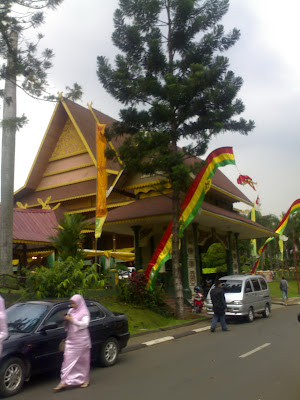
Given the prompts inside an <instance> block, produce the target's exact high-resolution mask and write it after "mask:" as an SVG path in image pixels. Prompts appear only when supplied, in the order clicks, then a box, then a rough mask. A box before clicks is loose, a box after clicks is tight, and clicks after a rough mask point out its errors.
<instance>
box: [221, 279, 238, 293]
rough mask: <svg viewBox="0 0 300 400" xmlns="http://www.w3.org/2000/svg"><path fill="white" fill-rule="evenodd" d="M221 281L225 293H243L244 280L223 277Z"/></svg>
mask: <svg viewBox="0 0 300 400" xmlns="http://www.w3.org/2000/svg"><path fill="white" fill-rule="evenodd" d="M221 282H222V287H223V289H224V290H225V293H241V291H242V281H238V280H230V279H227V280H224V279H222V280H221Z"/></svg>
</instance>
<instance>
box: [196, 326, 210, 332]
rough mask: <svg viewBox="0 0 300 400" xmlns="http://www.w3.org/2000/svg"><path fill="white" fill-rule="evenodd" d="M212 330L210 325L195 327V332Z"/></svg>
mask: <svg viewBox="0 0 300 400" xmlns="http://www.w3.org/2000/svg"><path fill="white" fill-rule="evenodd" d="M209 330H210V326H204V327H203V328H197V329H193V332H197V333H198V332H204V331H209Z"/></svg>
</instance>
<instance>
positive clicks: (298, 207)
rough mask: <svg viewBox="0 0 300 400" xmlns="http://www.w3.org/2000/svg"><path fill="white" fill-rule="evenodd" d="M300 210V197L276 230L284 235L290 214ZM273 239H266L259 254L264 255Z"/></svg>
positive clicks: (252, 272) (257, 264)
mask: <svg viewBox="0 0 300 400" xmlns="http://www.w3.org/2000/svg"><path fill="white" fill-rule="evenodd" d="M299 210H300V199H297V200H295V201H294V202H293V204H292V205H291V206H290V208H289V209H288V211H287V212H286V213H285V215H284V217H283V218H282V220H281V221H280V222H279V225H278V226H277V228H276V229H275V231H274V232H275V233H277V234H278V235H282V234H283V232H284V230H285V228H286V226H287V223H288V220H289V218H290V215H291V214H293V213H294V212H296V211H299ZM273 239H274V237H269V238H268V239H267V240H266V241H265V243H264V245H263V246H262V247H261V248H260V249H259V250H258V254H259V256H261V255H262V253H263V252H264V251H265V248H266V247H267V245H268V243H270V242H271V241H272V240H273ZM259 261H260V257H259V259H258V260H257V261H256V263H255V265H254V267H253V268H252V271H251V274H254V273H255V270H256V268H257V267H258V266H259Z"/></svg>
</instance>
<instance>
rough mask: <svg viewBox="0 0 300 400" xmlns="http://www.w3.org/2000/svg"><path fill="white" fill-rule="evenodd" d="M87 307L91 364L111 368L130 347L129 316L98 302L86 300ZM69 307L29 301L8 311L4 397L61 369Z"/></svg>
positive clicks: (1, 362)
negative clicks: (37, 377) (41, 375)
mask: <svg viewBox="0 0 300 400" xmlns="http://www.w3.org/2000/svg"><path fill="white" fill-rule="evenodd" d="M86 305H87V307H88V309H89V311H90V315H91V319H90V324H89V330H90V335H91V341H92V349H91V361H92V362H95V363H97V364H99V365H102V366H106V367H109V366H111V365H113V364H115V362H116V360H117V357H118V355H119V351H120V350H121V349H122V348H124V347H125V346H126V345H127V342H128V339H129V333H128V320H127V317H126V315H124V314H121V313H113V312H111V311H109V310H108V309H107V308H106V307H104V306H103V305H102V304H100V303H97V302H95V301H89V300H86ZM69 308H70V302H69V301H28V302H24V303H16V304H14V305H12V306H11V307H9V308H8V309H7V310H6V312H7V324H8V333H9V336H8V338H7V339H6V340H5V341H4V342H3V350H2V354H1V357H0V395H1V396H5V397H6V396H12V395H14V394H16V393H18V392H19V391H20V389H21V388H22V386H23V383H24V380H25V379H26V380H28V379H29V378H30V376H31V375H33V374H37V373H41V372H45V371H48V370H52V369H58V368H60V366H61V364H62V360H63V349H62V346H61V344H62V342H63V340H64V338H65V337H66V332H65V329H64V327H63V317H64V315H65V314H66V313H67V312H68V309H69Z"/></svg>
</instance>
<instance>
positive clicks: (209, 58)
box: [97, 0, 254, 318]
mask: <svg viewBox="0 0 300 400" xmlns="http://www.w3.org/2000/svg"><path fill="white" fill-rule="evenodd" d="M228 7H229V0H120V1H119V8H118V9H117V10H116V11H115V14H114V25H115V31H114V33H113V35H112V40H113V43H114V45H115V46H117V47H118V48H119V50H120V51H121V53H120V54H118V55H117V56H116V59H115V67H112V66H111V65H110V63H109V61H108V60H107V59H106V58H105V57H103V56H100V57H98V67H97V74H98V77H99V80H100V82H101V83H102V85H103V86H104V88H105V89H106V90H107V91H108V92H109V93H111V94H112V96H114V97H115V98H116V99H118V100H119V101H120V102H121V103H123V104H124V105H126V106H127V108H125V109H123V110H121V111H120V122H119V123H117V124H116V125H115V126H114V128H113V129H112V131H111V132H110V134H111V135H123V134H125V133H126V140H125V141H124V144H123V145H122V147H121V148H119V149H118V150H119V155H120V157H121V158H122V160H123V161H124V163H125V165H126V168H128V170H133V171H140V172H142V173H146V174H153V173H155V172H157V171H159V172H160V173H162V177H163V179H164V180H165V181H170V182H171V184H172V188H173V192H172V204H173V209H172V213H173V238H172V265H173V276H174V285H175V293H176V312H177V316H178V317H180V318H183V317H184V310H183V291H182V282H181V274H180V266H179V240H180V238H179V237H178V231H179V213H180V200H181V198H182V194H183V193H184V192H185V191H186V190H187V188H188V186H189V184H190V176H191V168H189V167H188V165H187V163H186V159H187V158H189V157H191V156H200V155H202V154H203V153H204V152H205V151H206V150H207V146H208V143H209V141H210V139H211V138H212V137H213V136H215V135H217V134H219V133H221V132H225V131H236V132H240V133H241V134H243V135H247V134H248V132H250V131H251V130H252V129H253V128H254V122H253V121H246V120H245V119H243V118H240V119H235V117H236V116H237V115H239V114H241V113H242V112H243V111H244V105H243V103H242V101H241V100H240V99H237V98H236V96H237V93H238V91H239V90H240V88H241V86H242V79H241V78H240V77H235V75H234V73H233V72H232V71H230V70H229V69H228V67H229V60H228V58H226V57H225V56H223V55H222V53H223V52H224V51H225V50H228V49H229V48H230V47H232V46H233V45H234V44H235V43H236V41H237V40H238V38H239V36H240V33H239V31H238V30H237V29H233V31H232V32H230V33H228V34H225V32H224V28H223V26H222V25H219V24H218V23H219V21H220V20H221V19H222V17H223V16H224V15H225V14H226V12H227V11H228ZM182 139H184V141H185V142H186V143H188V145H186V146H184V147H182V148H179V143H180V141H181V140H182Z"/></svg>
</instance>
